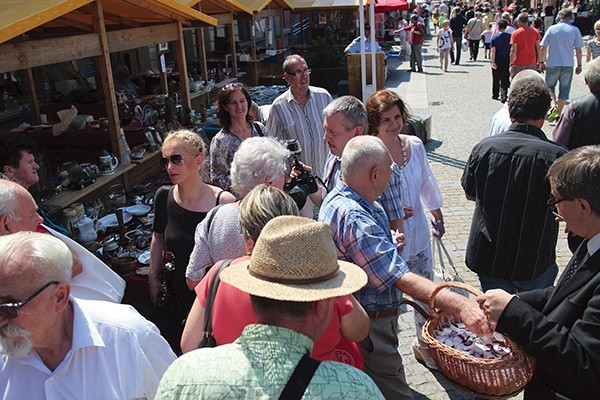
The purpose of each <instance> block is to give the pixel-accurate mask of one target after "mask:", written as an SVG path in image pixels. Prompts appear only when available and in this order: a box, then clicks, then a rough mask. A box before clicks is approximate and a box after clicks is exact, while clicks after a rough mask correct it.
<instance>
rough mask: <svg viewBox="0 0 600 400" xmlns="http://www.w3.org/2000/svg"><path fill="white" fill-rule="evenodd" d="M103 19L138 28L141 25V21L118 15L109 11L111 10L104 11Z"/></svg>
mask: <svg viewBox="0 0 600 400" xmlns="http://www.w3.org/2000/svg"><path fill="white" fill-rule="evenodd" d="M104 19H105V20H109V21H113V22H117V23H119V24H121V25H124V26H129V27H132V28H140V27H142V26H143V25H142V23H141V22H138V21H136V20H133V19H131V18H125V17H122V16H120V15H119V14H115V13H111V12H107V11H104Z"/></svg>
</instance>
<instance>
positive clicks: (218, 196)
mask: <svg viewBox="0 0 600 400" xmlns="http://www.w3.org/2000/svg"><path fill="white" fill-rule="evenodd" d="M223 192H224V190H221V191H220V192H219V194H218V195H217V201H216V202H215V207H216V206H218V205H219V202H220V201H221V195H222V194H223Z"/></svg>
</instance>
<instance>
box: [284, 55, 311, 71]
mask: <svg viewBox="0 0 600 400" xmlns="http://www.w3.org/2000/svg"><path fill="white" fill-rule="evenodd" d="M298 60H300V61H304V64H306V65H308V63H307V62H306V60H305V59H304V57H302V56H301V55H299V54H292V55H289V56H287V57H286V58H285V60H284V61H283V72H288V73H290V72H292V71H290V70H289V68H290V64H292V63H294V62H296V61H298Z"/></svg>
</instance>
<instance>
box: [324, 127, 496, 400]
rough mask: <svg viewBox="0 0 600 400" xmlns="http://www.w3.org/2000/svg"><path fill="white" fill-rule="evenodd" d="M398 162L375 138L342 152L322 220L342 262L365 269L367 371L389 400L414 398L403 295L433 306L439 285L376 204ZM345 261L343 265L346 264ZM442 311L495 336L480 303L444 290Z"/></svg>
mask: <svg viewBox="0 0 600 400" xmlns="http://www.w3.org/2000/svg"><path fill="white" fill-rule="evenodd" d="M391 165H392V158H391V157H390V154H389V152H388V150H387V148H386V147H385V145H384V144H383V142H382V141H381V139H379V138H377V137H374V136H357V137H355V138H352V139H351V140H350V141H349V142H348V143H347V144H346V147H345V148H344V151H343V152H342V180H340V181H339V182H338V183H337V184H336V186H335V188H334V189H333V191H332V192H331V193H330V194H328V195H327V197H326V198H325V200H324V202H323V205H322V206H321V211H320V213H319V220H321V221H324V222H325V223H327V224H329V226H330V229H331V231H332V233H333V238H334V241H335V243H336V245H337V248H338V257H339V258H340V259H342V260H345V261H349V262H354V263H356V264H358V265H359V266H360V267H362V268H363V269H364V270H365V272H366V273H367V276H368V277H369V282H368V283H367V285H366V286H365V287H364V288H362V289H361V290H360V291H358V292H357V293H355V294H354V296H355V297H356V299H357V300H358V302H359V303H360V304H361V305H362V306H363V308H364V309H365V310H366V311H367V314H368V315H369V317H370V318H371V329H370V331H369V336H368V337H367V339H365V340H364V341H362V342H361V343H360V345H361V347H362V349H363V353H364V356H365V372H366V373H367V374H368V375H369V376H371V378H373V380H374V381H375V383H377V386H379V389H381V391H382V392H383V394H384V395H385V397H386V398H388V399H412V394H411V391H410V388H409V387H408V384H407V383H406V377H405V374H404V367H403V366H402V357H401V356H400V353H399V352H398V313H399V306H400V301H401V300H402V294H403V293H406V294H408V295H410V296H412V297H414V298H416V299H417V300H420V301H423V302H427V301H428V300H429V296H430V295H431V293H432V292H433V290H434V289H435V287H436V285H435V284H434V283H433V282H432V281H429V280H427V279H425V278H423V277H421V276H419V275H417V274H414V273H412V272H409V270H408V267H407V265H406V263H405V262H404V260H403V259H402V258H401V257H400V255H399V254H398V251H397V245H396V244H395V243H394V241H393V239H392V236H391V233H390V228H389V223H388V219H387V217H386V215H385V211H384V210H383V208H382V207H381V206H380V205H379V204H378V203H377V202H376V201H375V200H376V199H377V198H378V197H379V195H381V193H383V192H384V191H385V190H386V189H387V186H388V179H389V177H390V175H391V173H392V170H391ZM340 262H341V261H340ZM436 306H437V307H439V308H443V309H444V310H445V311H447V312H449V313H450V314H451V315H452V316H453V317H454V318H457V319H460V320H462V321H463V322H464V323H465V324H466V325H467V326H468V327H469V328H470V329H471V330H472V331H473V332H475V333H477V334H489V327H488V325H487V321H486V320H485V317H484V315H483V313H482V312H481V310H478V309H477V303H475V302H473V301H471V300H469V299H467V298H466V297H463V296H460V295H457V294H454V293H452V292H450V291H447V290H443V291H441V292H440V293H439V294H438V296H436Z"/></svg>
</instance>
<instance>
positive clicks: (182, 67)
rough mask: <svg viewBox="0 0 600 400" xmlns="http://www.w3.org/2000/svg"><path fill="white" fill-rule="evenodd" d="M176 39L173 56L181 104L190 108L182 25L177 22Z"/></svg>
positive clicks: (190, 101)
mask: <svg viewBox="0 0 600 400" xmlns="http://www.w3.org/2000/svg"><path fill="white" fill-rule="evenodd" d="M177 33H178V36H179V38H178V40H177V41H176V42H175V56H176V57H177V69H178V70H179V91H180V92H181V104H182V105H183V106H184V107H187V108H192V100H191V98H190V81H189V80H188V72H187V63H186V58H185V42H184V41H183V26H182V25H181V22H178V23H177Z"/></svg>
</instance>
